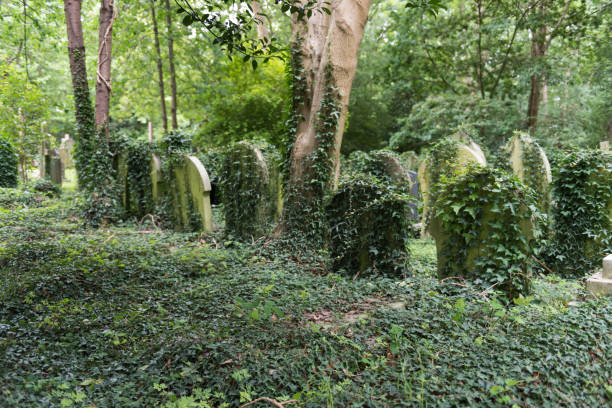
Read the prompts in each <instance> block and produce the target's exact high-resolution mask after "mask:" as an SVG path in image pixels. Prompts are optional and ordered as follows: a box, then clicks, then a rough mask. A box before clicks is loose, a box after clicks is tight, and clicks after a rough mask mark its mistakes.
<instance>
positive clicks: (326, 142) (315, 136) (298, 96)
mask: <svg viewBox="0 0 612 408" xmlns="http://www.w3.org/2000/svg"><path fill="white" fill-rule="evenodd" d="M319 3H320V4H319V5H324V4H323V2H322V1H320V2H319ZM370 6H371V0H334V1H332V2H331V5H330V7H329V8H330V10H331V15H328V14H327V13H323V12H316V13H315V14H313V16H312V17H310V18H309V19H308V20H307V21H305V22H302V21H297V20H295V18H294V21H293V27H292V31H293V33H292V36H293V40H292V49H293V50H294V51H293V55H292V64H293V71H294V72H293V76H294V78H293V81H294V84H293V100H294V106H293V110H294V112H293V113H294V118H295V119H294V124H295V139H294V143H293V145H292V149H291V151H290V158H289V188H288V193H287V203H286V206H285V216H284V218H285V224H286V226H287V227H288V228H289V229H292V228H293V227H298V228H310V226H309V225H307V223H306V222H304V221H306V220H307V218H304V217H313V216H314V215H315V213H316V212H320V211H321V208H320V206H321V204H322V198H323V196H324V194H325V193H326V192H327V191H328V190H329V189H330V188H333V186H334V185H335V184H336V181H337V178H338V174H339V170H340V161H339V157H340V146H341V143H342V136H343V133H344V125H345V121H346V112H347V107H348V102H349V97H350V93H351V86H352V83H353V78H354V76H355V70H356V68H357V59H358V54H359V45H360V43H361V39H362V37H363V31H364V28H365V24H366V22H367V19H368V12H369V9H370ZM300 209H301V210H300Z"/></svg>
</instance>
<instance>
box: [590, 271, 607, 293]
mask: <svg viewBox="0 0 612 408" xmlns="http://www.w3.org/2000/svg"><path fill="white" fill-rule="evenodd" d="M586 288H587V291H589V292H591V293H592V294H593V295H612V279H605V278H604V277H603V276H602V273H601V272H597V273H596V274H595V275H593V276H591V277H590V278H589V279H587V282H586Z"/></svg>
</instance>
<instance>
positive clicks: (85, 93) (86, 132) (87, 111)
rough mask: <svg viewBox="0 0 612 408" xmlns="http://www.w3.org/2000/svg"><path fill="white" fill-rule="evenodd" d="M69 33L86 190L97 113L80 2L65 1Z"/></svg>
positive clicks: (78, 149) (79, 152)
mask: <svg viewBox="0 0 612 408" xmlns="http://www.w3.org/2000/svg"><path fill="white" fill-rule="evenodd" d="M64 13H65V15H66V31H67V34H68V58H69V60H70V74H71V77H72V90H73V93H74V111H75V117H76V157H75V159H76V163H75V167H76V170H77V176H78V178H79V186H80V187H83V184H84V181H85V179H86V177H85V173H86V166H87V163H88V161H89V157H90V156H91V148H90V144H89V143H88V142H89V141H90V140H91V139H92V138H93V134H94V111H93V107H92V105H91V100H90V96H89V85H88V83H87V66H86V65H85V44H84V42H83V28H82V26H81V1H80V0H64Z"/></svg>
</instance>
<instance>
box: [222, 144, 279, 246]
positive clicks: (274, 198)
mask: <svg viewBox="0 0 612 408" xmlns="http://www.w3.org/2000/svg"><path fill="white" fill-rule="evenodd" d="M222 179H223V183H222V198H223V210H224V213H225V228H226V230H227V231H228V232H230V233H231V234H233V235H234V236H236V237H238V238H240V239H246V240H250V239H252V238H258V237H260V236H262V235H264V234H266V233H267V232H268V229H269V227H270V224H271V223H272V222H273V220H274V219H275V218H276V217H277V216H278V214H279V210H280V208H279V205H278V200H279V195H280V193H279V190H278V188H279V187H280V186H278V185H277V181H278V179H277V177H275V178H274V179H272V178H271V177H270V171H269V168H268V165H267V163H266V160H265V158H264V155H263V153H262V151H261V150H260V149H259V148H257V147H255V145H253V144H251V143H248V142H239V143H236V144H234V145H233V146H232V147H231V148H230V149H229V150H228V152H227V154H226V156H225V164H224V166H223V177H222Z"/></svg>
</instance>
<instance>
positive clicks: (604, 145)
mask: <svg viewBox="0 0 612 408" xmlns="http://www.w3.org/2000/svg"><path fill="white" fill-rule="evenodd" d="M599 148H600V149H601V150H603V151H605V152H608V151H610V142H608V141H605V142H599Z"/></svg>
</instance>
